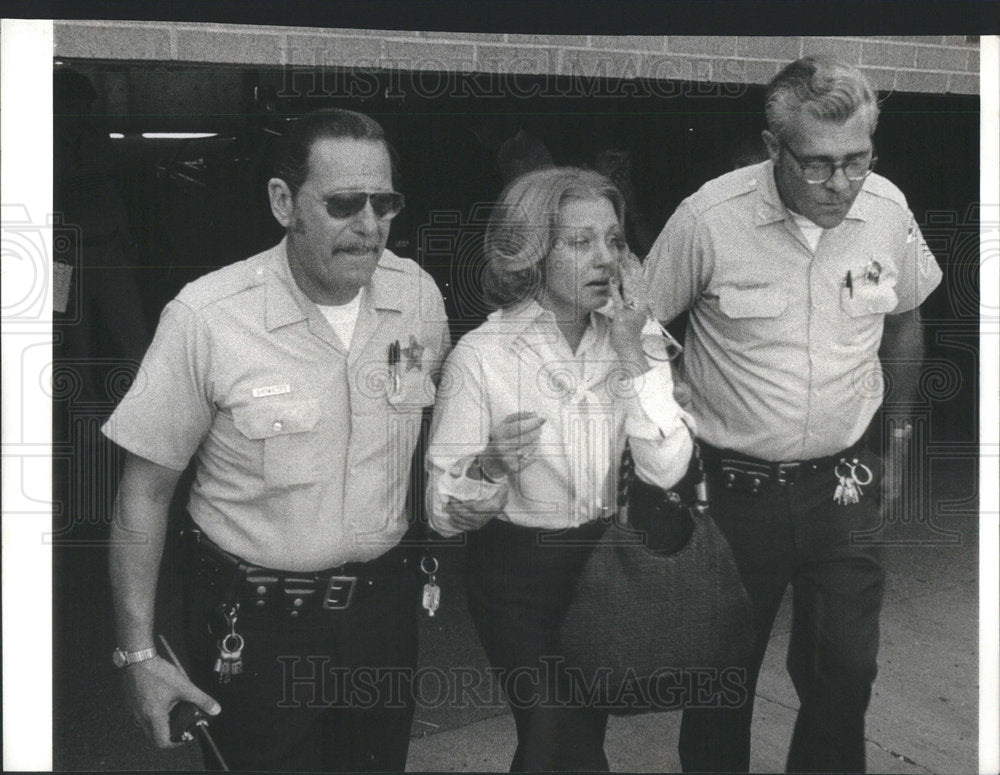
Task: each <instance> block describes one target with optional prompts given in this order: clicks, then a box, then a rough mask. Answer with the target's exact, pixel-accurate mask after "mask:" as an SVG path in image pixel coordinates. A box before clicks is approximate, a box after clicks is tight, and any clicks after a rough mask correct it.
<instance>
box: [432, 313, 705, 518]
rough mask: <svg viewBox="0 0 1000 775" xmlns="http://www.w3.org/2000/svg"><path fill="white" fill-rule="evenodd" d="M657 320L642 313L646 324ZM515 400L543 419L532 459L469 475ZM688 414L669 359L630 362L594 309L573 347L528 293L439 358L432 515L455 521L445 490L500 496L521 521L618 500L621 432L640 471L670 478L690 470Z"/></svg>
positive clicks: (593, 509)
mask: <svg viewBox="0 0 1000 775" xmlns="http://www.w3.org/2000/svg"><path fill="white" fill-rule="evenodd" d="M658 330H659V329H658V328H657V327H656V324H655V323H651V324H650V327H649V328H648V329H644V331H643V333H644V335H645V334H646V333H647V332H648V333H653V332H658ZM521 411H532V412H535V413H537V414H538V415H539V416H541V417H543V418H545V420H546V422H545V424H544V425H542V428H541V439H540V441H539V443H538V444H537V446H536V447H535V449H534V453H533V456H532V460H531V462H530V463H529V465H528V466H527V467H526V468H524V469H522V471H521V472H520V473H516V474H511V475H510V476H508V477H506V478H505V479H504V480H503V481H501V482H499V483H493V482H489V481H484V480H480V479H474V478H471V477H470V476H468V475H467V472H468V470H469V467H470V465H471V464H472V463H474V462H475V459H476V457H477V456H478V455H479V454H480V453H481V452H483V450H484V449H485V448H486V445H487V442H488V441H489V436H490V429H491V428H492V427H493V426H495V425H496V424H499V423H500V422H501V421H502V420H503V419H504V418H505V417H506V416H507V415H510V414H514V413H516V412H521ZM693 425H694V423H693V420H692V419H691V417H690V415H688V414H687V413H686V412H684V411H683V410H682V409H681V408H680V407H679V406H678V405H677V403H676V401H675V400H674V397H673V379H672V377H671V373H670V364H669V363H668V362H666V361H657V362H656V363H655V365H654V366H653V367H652V368H650V369H649V370H648V371H646V372H645V373H641V374H640V373H636V372H635V371H634V370H632V371H631V372H630V371H628V370H627V367H626V366H624V365H623V364H622V363H621V362H620V361H619V359H618V356H617V354H616V353H615V350H614V348H613V347H612V345H611V341H610V322H609V320H608V318H606V317H605V316H604V315H603V314H602V313H601V312H594V313H592V314H591V319H590V325H589V326H588V327H587V330H586V333H585V334H584V336H583V339H582V340H581V342H580V346H579V347H578V348H577V352H576V353H573V352H571V351H570V348H569V345H568V343H567V342H566V340H565V338H564V337H563V335H562V333H561V332H560V331H559V329H558V327H557V325H556V321H555V318H554V316H553V315H552V313H551V312H549V311H547V310H545V309H543V308H542V307H541V306H540V305H539V304H538V303H537V302H536V301H534V300H528V301H526V302H522V303H521V304H519V305H517V306H515V307H513V308H510V309H507V310H498V311H497V312H494V313H493V314H492V315H490V317H489V319H488V320H487V321H486V322H485V323H484V324H483V325H481V326H480V327H479V328H477V329H476V330H474V331H471V332H470V333H468V334H467V335H466V336H464V337H462V339H461V341H460V342H459V343H458V345H456V347H455V349H454V350H453V351H452V353H451V355H450V356H449V357H448V360H447V362H446V363H445V367H444V372H443V374H442V379H441V384H440V385H439V387H438V394H437V404H436V407H435V410H434V421H433V424H432V426H431V443H430V449H429V451H428V455H427V467H428V472H429V474H430V482H429V485H428V490H427V509H428V514H429V516H430V523H431V526H432V527H433V528H434V529H435V530H437V531H438V532H439V533H441V534H442V535H445V536H452V535H456V534H457V533H459V532H460V529H459V528H458V527H456V526H455V525H454V524H453V523H452V522H451V520H450V517H449V514H448V511H447V508H446V505H447V504H448V503H449V501H451V500H455V501H461V502H464V503H476V502H484V501H489V500H493V501H494V502H496V503H501V504H505V505H503V507H502V510H501V511H500V512H499V513H497V515H496V516H497V517H498V518H500V519H505V520H508V521H510V522H512V523H514V524H517V525H524V526H528V527H541V528H555V529H558V528H566V527H574V526H577V525H581V524H584V523H586V522H590V521H592V520H595V519H598V518H599V517H601V516H604V515H605V514H610V513H611V512H612V511H613V510H614V509H615V501H616V495H617V485H618V464H619V461H620V459H621V453H622V450H623V449H624V447H625V440H626V437H627V438H628V440H629V444H630V446H631V449H632V457H633V459H634V461H635V468H636V474H637V475H638V476H639V478H641V479H642V480H644V481H647V482H650V483H652V484H656V485H659V486H661V487H670V486H671V485H673V484H675V483H676V482H677V481H678V480H679V479H680V478H681V477H682V476H683V475H684V473H685V472H686V471H687V468H688V464H689V462H690V459H691V453H692V441H691V436H692V431H693ZM689 428H690V429H691V430H689Z"/></svg>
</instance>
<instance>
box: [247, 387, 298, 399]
mask: <svg viewBox="0 0 1000 775" xmlns="http://www.w3.org/2000/svg"><path fill="white" fill-rule="evenodd" d="M252 392H253V397H254V398H263V397H264V396H280V395H281V394H282V393H291V392H292V386H291V385H268V386H267V387H259V388H254V389H253V391H252Z"/></svg>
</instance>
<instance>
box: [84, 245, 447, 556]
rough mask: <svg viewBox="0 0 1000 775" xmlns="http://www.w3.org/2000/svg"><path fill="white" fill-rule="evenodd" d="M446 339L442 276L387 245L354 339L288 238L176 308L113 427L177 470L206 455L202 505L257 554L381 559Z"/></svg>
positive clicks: (214, 277)
mask: <svg viewBox="0 0 1000 775" xmlns="http://www.w3.org/2000/svg"><path fill="white" fill-rule="evenodd" d="M396 341H398V342H399V343H400V348H401V354H402V358H401V361H400V364H399V366H398V369H397V372H398V375H399V380H398V389H397V384H396V380H395V379H394V378H393V375H392V373H391V372H390V369H389V364H388V355H389V346H390V345H391V344H393V343H394V342H396ZM448 341H449V340H448V328H447V321H446V318H445V312H444V304H443V302H442V299H441V294H440V292H439V291H438V289H437V286H436V285H435V284H434V282H433V280H432V279H431V278H430V276H429V275H427V274H426V273H425V272H424V271H423V270H422V269H420V268H419V267H418V266H417V265H416V264H415V263H414V262H413V261H410V260H408V259H403V258H399V257H397V256H395V255H393V254H392V253H391V252H389V251H385V253H383V255H382V258H381V259H380V262H379V265H378V267H377V268H376V270H375V273H374V275H373V277H372V281H371V284H370V286H369V287H368V288H366V289H365V293H364V294H363V298H362V301H361V311H360V314H359V317H358V321H357V327H356V329H355V333H354V338H353V341H352V344H351V347H350V350H348V351H345V349H344V347H343V344H342V343H341V342H340V340H339V338H338V337H337V335H336V334H335V333H334V331H333V329H332V328H331V327H330V324H329V323H328V322H327V321H326V319H325V318H324V317H323V316H322V315H321V314H320V311H319V310H318V309H317V307H316V305H315V304H313V303H312V302H311V301H309V299H308V298H306V296H305V295H304V294H303V293H302V291H301V290H300V289H299V287H298V286H297V285H296V284H295V281H294V280H293V279H292V276H291V274H290V271H289V268H288V260H287V256H286V253H285V243H284V242H282V243H280V244H279V245H277V246H275V247H274V248H272V249H271V250H268V251H265V252H264V253H261V254H259V255H257V256H254V257H253V258H250V259H247V260H246V261H241V262H239V263H236V264H233V265H231V266H228V267H225V268H224V269H221V270H219V271H217V272H212V273H211V274H209V275H207V276H205V277H203V278H201V279H199V280H197V281H196V282H194V283H191V284H190V285H188V286H186V287H185V288H184V289H183V290H182V291H181V293H180V294H179V295H178V297H177V298H176V299H175V300H173V301H171V302H170V303H169V304H168V305H167V306H166V308H165V309H164V311H163V315H162V317H161V319H160V324H159V327H158V329H157V331H156V336H155V338H154V341H153V343H152V345H151V346H150V348H149V351H148V352H147V354H146V357H145V359H144V360H143V364H142V368H141V369H140V371H139V374H138V377H137V379H136V381H135V384H134V385H133V386H132V388H131V390H130V391H129V393H128V395H126V396H125V398H124V399H123V400H122V402H121V404H120V405H119V406H118V408H117V410H116V411H115V413H114V414H113V415H112V417H111V418H110V420H108V422H107V424H106V425H105V426H104V429H103V430H104V433H105V434H106V435H107V436H108V437H109V438H110V439H111V440H112V441H114V442H115V443H117V444H119V445H120V446H122V447H124V448H125V449H127V450H129V451H130V452H133V453H135V454H136V455H139V456H141V457H144V458H146V459H148V460H151V461H153V462H154V463H158V464H159V465H162V466H165V467H167V468H171V469H174V470H178V471H179V470H182V469H183V468H185V466H186V465H187V463H188V461H189V460H190V458H191V457H192V456H197V463H198V465H197V478H196V480H195V483H194V486H193V488H192V491H191V498H190V503H189V510H190V512H191V515H192V517H193V518H194V520H195V521H196V522H197V523H198V524H199V525H200V526H201V527H202V528H203V529H204V530H205V532H206V533H207V534H208V535H209V537H210V538H212V539H213V540H214V541H216V542H217V543H218V544H219V545H220V546H222V547H223V548H224V549H227V550H229V551H231V552H233V553H235V554H237V555H239V556H241V557H243V558H245V559H246V560H248V561H249V562H251V563H256V564H260V565H264V566H268V567H274V568H281V569H288V570H317V569H320V568H327V567H332V566H336V565H340V564H342V563H344V562H349V561H363V560H368V559H372V558H374V557H377V556H379V555H381V554H383V553H384V552H386V551H388V550H389V549H390V548H392V547H393V546H394V545H395V544H396V543H398V541H399V539H400V537H401V536H402V534H403V533H404V532H405V529H406V515H405V514H404V503H405V498H406V493H407V487H408V482H409V472H410V462H411V456H412V454H413V450H414V447H415V444H416V441H417V436H418V433H419V431H420V422H421V410H422V409H423V407H424V406H427V405H430V404H432V403H433V401H434V393H435V388H434V383H433V381H432V379H431V375H432V373H433V372H435V371H436V369H437V368H438V366H439V364H440V361H441V359H442V357H443V355H444V353H445V351H446V349H447V346H448Z"/></svg>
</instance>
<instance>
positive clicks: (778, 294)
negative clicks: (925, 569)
mask: <svg viewBox="0 0 1000 775" xmlns="http://www.w3.org/2000/svg"><path fill="white" fill-rule="evenodd" d="M766 116H767V127H768V128H767V130H766V131H764V133H763V137H764V142H765V144H766V146H767V150H768V155H769V157H770V158H769V160H767V161H765V162H763V163H761V164H757V165H754V166H750V167H745V168H742V169H739V170H736V171H734V172H731V173H729V174H726V175H723V176H722V177H720V178H717V179H715V180H712V181H710V182H708V183H706V184H705V185H704V186H703V187H702V188H701V189H700V190H699V191H698V192H697V193H695V194H694V195H692V196H691V197H689V198H688V199H686V200H685V201H684V202H682V203H681V205H680V206H679V207H678V209H677V211H676V212H675V213H674V214H673V216H671V218H670V220H669V221H668V223H667V225H666V227H665V228H664V230H663V232H662V233H661V235H660V237H659V239H658V240H657V242H656V244H655V245H654V246H653V248H652V250H651V252H650V255H649V257H648V259H647V261H646V264H645V268H644V272H645V276H646V280H647V281H648V283H649V286H650V292H651V294H652V297H653V299H654V309H655V312H656V314H657V316H658V317H659V318H661V319H662V320H670V319H672V318H674V317H675V316H676V315H678V314H679V313H681V312H683V311H685V310H690V318H689V323H688V330H687V341H686V342H685V353H684V363H683V372H682V373H683V377H684V380H685V382H686V383H687V385H688V386H689V388H690V392H691V401H692V406H691V411H692V413H693V414H694V416H695V419H696V421H697V425H698V434H699V436H700V442H701V449H702V454H703V458H704V460H705V464H706V469H707V473H708V477H709V486H710V495H711V499H712V513H713V515H714V516H715V518H716V520H717V522H718V523H719V525H720V527H721V528H722V529H723V531H724V532H725V534H726V536H727V538H728V540H729V542H730V545H731V546H732V549H733V553H734V555H735V556H736V560H737V563H738V565H739V567H740V571H741V573H742V576H743V580H744V583H745V585H746V588H747V591H748V592H749V593H750V596H751V599H752V601H753V604H754V609H755V610H754V613H755V617H756V628H757V631H756V639H755V642H754V644H753V646H754V647H753V650H752V654H751V657H750V659H749V661H748V662H747V663H746V664H745V665H742V667H744V668H745V669H746V676H747V680H746V685H745V686H746V700H745V702H741V703H736V704H735V706H734V707H725V708H718V709H706V708H690V709H688V710H686V711H685V713H684V717H683V721H682V724H681V737H680V754H681V763H682V766H683V768H684V770H685V771H697V772H746V771H747V769H748V767H749V763H750V724H751V719H752V715H753V698H754V690H755V686H756V682H757V675H758V671H759V669H760V665H761V661H762V659H763V656H764V652H765V650H766V648H767V643H768V638H769V636H770V632H771V627H772V625H773V622H774V618H775V615H776V612H777V610H778V607H779V605H780V603H781V599H782V596H783V594H784V592H785V589H786V588H787V587H788V585H789V584H790V585H791V586H792V590H793V615H792V632H791V643H790V646H789V653H788V670H789V673H790V674H791V677H792V680H793V682H794V684H795V688H796V691H797V693H798V696H799V703H800V705H799V711H798V717H797V720H796V723H795V730H794V733H793V736H792V741H791V748H790V750H789V753H788V759H787V768H788V770H789V771H790V772H820V771H822V772H861V771H863V770H864V768H865V738H864V717H865V711H866V709H867V706H868V701H869V698H870V695H871V685H872V681H873V680H874V678H875V673H876V655H877V651H878V632H879V630H878V627H879V624H878V619H879V611H880V608H881V603H882V593H883V586H884V579H883V569H882V564H881V562H880V559H879V555H878V551H877V548H876V546H875V545H876V544H877V543H878V530H879V527H880V525H882V524H883V523H882V518H883V515H884V514H885V511H884V510H885V509H888V508H895V504H897V503H898V499H899V490H900V484H901V473H902V472H903V471H905V470H906V467H907V464H906V457H907V450H908V448H909V447H908V444H909V440H910V435H911V433H912V426H911V425H910V424H909V423H907V421H906V417H905V415H904V416H902V417H900V416H889V415H888V414H887V415H886V416H881V415H879V414H877V411H878V410H879V408H880V405H881V404H882V399H883V376H882V368H883V367H885V368H886V369H887V370H888V371H890V372H891V377H892V389H893V398H894V404H895V405H896V406H906V405H907V404H909V403H910V402H911V400H912V399H913V398H914V397H915V392H916V384H917V376H918V374H919V369H920V363H921V359H922V355H923V345H922V337H921V330H920V327H919V324H918V320H917V312H916V310H917V307H918V306H919V305H920V304H921V303H922V302H923V300H924V299H925V298H926V297H927V295H928V294H929V293H930V292H931V291H932V290H934V288H935V287H936V286H937V285H938V283H939V282H940V280H941V270H940V268H939V267H938V264H937V262H936V261H935V259H934V256H933V255H932V254H931V253H930V251H929V250H928V249H927V246H926V244H925V243H924V240H923V237H922V236H921V233H920V230H919V228H918V227H917V225H916V224H915V222H914V219H913V215H912V214H911V212H910V210H909V208H908V207H907V204H906V200H905V198H904V197H903V195H902V193H900V191H899V190H898V189H897V188H896V187H895V186H894V185H893V184H892V183H890V182H889V181H888V180H886V179H885V178H883V177H881V176H879V175H877V174H874V173H873V172H872V168H873V167H874V166H875V148H874V145H873V142H872V136H873V134H874V131H875V124H876V121H877V118H878V103H877V100H876V95H875V92H874V90H873V89H872V87H871V85H870V84H869V83H868V81H867V80H866V79H865V77H864V76H863V75H862V74H861V73H860V72H859V71H858V70H857V69H856V68H854V67H852V66H850V65H847V64H844V63H841V62H837V61H834V60H832V59H828V58H825V57H806V58H804V59H801V60H798V61H796V62H793V63H791V64H789V65H788V66H787V67H785V68H784V69H783V70H782V71H781V72H780V73H779V74H778V75H777V76H776V77H775V78H774V80H773V81H772V82H771V83H770V85H769V86H768V88H767V92H766ZM880 356H881V361H880ZM873 418H879V419H880V421H878V420H876V421H874V422H873ZM870 425H871V426H873V427H874V430H875V431H876V432H875V433H874V434H873V435H874V436H876V437H878V436H883V437H885V439H884V447H885V461H886V466H883V464H882V460H880V457H879V455H877V454H874V453H873V452H871V451H869V449H868V448H867V446H866V444H865V440H866V436H867V435H869V433H868V430H869V426H870ZM880 509H881V510H883V511H880Z"/></svg>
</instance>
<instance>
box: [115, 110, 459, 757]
mask: <svg viewBox="0 0 1000 775" xmlns="http://www.w3.org/2000/svg"><path fill="white" fill-rule="evenodd" d="M390 153H391V152H390V147H389V145H388V143H387V141H386V138H385V136H384V134H383V131H382V128H381V127H380V126H379V125H378V124H377V123H376V122H375V121H373V120H372V119H371V118H369V117H367V116H364V115H361V114H359V113H354V112H351V111H346V110H338V109H332V110H324V111H318V112H316V113H311V114H308V115H306V116H304V117H301V118H299V119H298V120H296V121H295V122H294V123H293V124H292V126H291V128H290V129H288V130H287V131H286V132H285V134H284V136H283V137H281V139H280V141H279V144H278V149H277V153H276V156H275V164H274V172H273V177H272V178H271V179H270V181H269V183H268V194H269V197H270V203H271V210H272V213H273V214H274V217H275V218H276V219H277V220H278V222H279V223H280V224H281V225H282V226H283V227H285V230H286V236H285V238H284V239H283V240H282V241H281V242H280V243H279V244H278V245H276V246H275V247H273V248H271V249H270V250H267V251H265V252H263V253H261V254H259V255H256V256H254V257H252V258H249V259H247V260H245V261H241V262H239V263H236V264H233V265H231V266H228V267H225V268H223V269H221V270H219V271H216V272H212V273H211V274H208V275H206V276H205V277H203V278H201V279H199V280H197V281H196V282H194V283H191V284H190V285H188V286H187V287H185V288H184V289H183V290H182V291H181V293H180V294H179V295H178V296H177V298H176V299H174V300H173V301H171V302H170V303H169V304H168V305H167V307H166V308H165V309H164V311H163V315H162V317H161V319H160V323H159V327H158V329H157V332H156V336H155V339H154V341H153V343H152V345H151V346H150V348H149V351H148V352H147V354H146V356H145V359H144V360H143V363H142V368H141V369H140V372H139V374H138V376H137V378H136V381H135V383H134V385H133V386H132V388H131V390H130V391H129V393H128V395H127V396H126V397H125V398H124V399H123V400H122V402H121V404H120V405H119V407H118V408H117V410H116V411H115V413H114V415H113V416H112V417H111V419H110V420H109V421H108V423H107V425H105V427H104V432H105V433H106V434H107V436H108V437H109V438H110V439H112V440H113V441H114V442H116V443H117V444H118V445H120V446H121V447H123V448H124V449H125V450H126V452H127V456H126V462H125V471H124V475H123V479H122V482H121V486H120V489H119V492H118V499H117V505H116V511H115V521H114V526H113V529H112V535H111V542H112V543H111V550H110V570H111V581H112V592H113V597H114V606H115V614H116V623H117V636H118V649H116V651H115V654H114V657H115V663H116V664H117V665H118V666H119V667H121V669H122V671H123V673H124V674H125V679H126V680H125V682H126V687H127V690H128V695H129V700H130V703H131V707H132V712H133V714H134V716H135V718H136V719H137V721H138V722H139V723H140V724H141V725H142V726H143V727H144V728H145V729H146V731H147V732H148V733H149V735H150V736H151V738H152V739H153V740H154V741H155V743H156V744H157V745H159V746H168V745H171V740H170V733H169V730H168V712H169V711H170V709H171V708H172V707H173V706H174V705H175V704H176V703H178V702H179V701H187V702H191V703H194V704H196V705H197V706H199V707H200V708H201V709H202V710H203V711H204V712H206V713H208V714H211V715H213V716H214V718H212V719H211V721H210V726H211V730H212V734H213V736H214V738H215V740H216V742H217V743H218V747H219V750H220V751H221V753H222V754H223V757H224V758H225V760H226V761H227V763H228V764H229V766H230V767H231V768H233V769H238V770H281V771H291V772H308V771H326V772H332V771H366V772H381V771H402V770H403V768H404V766H405V763H406V753H407V748H408V744H409V739H410V725H411V721H412V717H413V708H414V702H413V695H412V686H411V683H410V681H411V679H412V675H413V671H414V669H415V667H416V638H417V629H416V622H417V610H418V608H419V604H418V591H419V574H418V572H417V568H416V562H415V558H414V557H413V556H412V549H411V548H410V547H411V546H412V545H411V544H410V543H409V542H405V541H404V542H401V539H402V538H403V536H404V533H406V531H407V528H408V525H409V524H410V523H411V520H410V519H409V518H408V515H407V513H406V508H407V507H406V496H407V492H408V482H409V476H410V463H411V457H412V455H413V451H414V448H415V445H416V442H417V437H418V435H419V432H420V428H421V413H422V410H423V408H424V407H425V406H429V405H430V404H432V403H433V400H434V390H435V388H434V382H433V379H432V375H433V374H434V373H435V371H436V369H437V367H438V365H439V363H440V361H441V359H442V357H443V355H444V353H445V349H446V347H447V345H448V342H449V337H448V326H447V321H446V319H445V314H444V305H443V302H442V299H441V294H440V293H439V291H438V289H437V287H436V285H435V284H434V282H433V280H432V279H431V278H430V276H429V275H428V274H427V273H426V272H424V271H423V270H422V269H420V268H419V267H418V266H417V264H415V263H414V262H413V261H410V260H408V259H404V258H399V257H397V256H395V255H393V254H392V253H391V252H389V251H388V250H386V241H387V238H388V234H389V225H390V222H391V220H392V218H393V217H394V216H395V215H396V214H397V213H399V211H400V210H401V209H402V207H403V203H404V201H403V195H402V194H400V193H397V191H396V188H395V186H394V183H393V178H394V175H393V162H392V158H391V155H390ZM192 457H193V458H194V459H195V461H196V475H195V481H194V485H193V486H192V489H191V493H190V499H189V501H188V512H189V521H188V524H187V527H186V529H185V545H186V547H187V551H188V554H189V560H190V564H189V568H188V571H187V574H186V575H187V578H186V586H187V589H186V591H185V610H186V613H185V616H186V622H185V627H186V640H187V652H188V656H189V660H190V661H189V665H188V667H189V671H188V672H189V673H190V676H191V680H188V678H187V676H186V675H184V674H182V672H181V671H179V670H178V669H176V668H175V667H174V666H173V665H172V664H171V663H170V662H168V661H167V660H165V659H164V658H163V655H161V654H158V652H157V649H156V645H157V643H156V641H155V640H154V599H155V596H156V587H157V575H158V569H159V565H160V560H161V554H162V550H163V546H164V541H165V532H166V528H167V522H168V518H167V515H168V506H169V504H170V500H171V496H172V494H173V492H174V489H175V487H176V485H177V482H178V479H179V477H180V475H181V473H182V472H183V471H184V469H185V468H186V466H187V465H188V462H189V461H190V460H191V458H192ZM216 714H217V715H216ZM209 763H210V764H211V762H209Z"/></svg>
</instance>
